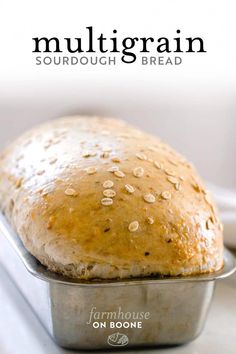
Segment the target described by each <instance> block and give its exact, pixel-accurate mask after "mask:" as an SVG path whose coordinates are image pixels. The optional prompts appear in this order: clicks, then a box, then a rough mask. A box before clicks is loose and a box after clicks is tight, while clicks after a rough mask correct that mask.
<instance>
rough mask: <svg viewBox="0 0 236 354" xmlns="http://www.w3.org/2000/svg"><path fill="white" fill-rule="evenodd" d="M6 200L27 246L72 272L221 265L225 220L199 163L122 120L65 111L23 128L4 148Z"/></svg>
mask: <svg viewBox="0 0 236 354" xmlns="http://www.w3.org/2000/svg"><path fill="white" fill-rule="evenodd" d="M0 206H1V209H2V211H3V212H4V213H5V215H6V216H7V218H8V219H9V220H10V222H11V224H12V225H13V227H14V229H15V230H16V231H17V233H18V234H19V236H20V237H21V239H22V241H23V243H24V245H25V247H26V248H27V249H28V250H29V252H31V253H32V254H33V255H34V256H35V257H36V258H38V260H40V262H41V263H43V264H44V265H46V266H47V267H48V268H49V269H51V270H53V271H56V272H59V273H63V274H65V275H67V276H71V277H75V278H83V279H90V278H104V279H109V278H116V277H120V278H124V277H125V278H126V277H127V278H128V277H132V276H135V277H142V276H149V275H157V274H161V275H170V276H175V275H189V274H200V273H204V272H212V271H216V270H218V269H220V268H221V267H222V266H223V241H222V225H221V223H220V222H219V220H218V217H217V214H216V210H215V206H214V204H213V202H212V199H211V197H210V195H209V193H208V192H207V191H206V190H205V188H204V186H203V184H202V181H201V179H200V178H199V176H198V175H197V173H196V171H195V169H194V167H193V166H192V165H191V164H189V163H188V162H187V161H186V160H185V159H184V158H183V157H182V156H181V155H179V154H178V153H177V152H175V151H174V150H173V149H172V148H170V147H169V146H168V145H166V144H164V143H163V142H162V141H161V140H159V139H158V138H156V137H154V136H152V135H149V134H146V133H144V132H142V131H140V130H138V129H135V128H133V127H132V126H130V125H128V124H127V123H125V122H123V121H120V120H115V119H110V118H97V117H80V116H73V117H65V118H61V119H57V120H54V121H50V122H48V123H46V124H43V125H41V126H39V127H36V128H35V129H33V130H31V131H29V132H27V133H26V134H24V135H23V136H21V137H20V138H19V139H18V140H16V141H15V142H13V144H11V145H10V146H9V147H8V148H7V149H6V150H5V151H4V152H3V154H2V156H1V160H0Z"/></svg>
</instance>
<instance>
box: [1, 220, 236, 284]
mask: <svg viewBox="0 0 236 354" xmlns="http://www.w3.org/2000/svg"><path fill="white" fill-rule="evenodd" d="M0 232H2V233H3V234H4V236H5V237H6V238H7V239H8V241H9V242H10V243H11V245H12V246H13V248H14V250H15V251H16V253H17V254H18V256H19V257H20V258H21V260H22V262H23V263H24V265H25V267H26V269H27V270H28V272H29V273H31V274H32V275H33V276H35V277H37V278H39V279H41V280H43V281H46V282H55V283H60V284H65V285H70V286H79V287H81V286H82V287H111V286H127V285H129V286H132V285H144V284H159V283H161V284H164V283H173V282H174V283H182V282H203V281H213V280H216V279H223V278H226V277H228V276H229V275H231V274H233V273H234V271H235V270H236V263H235V258H234V256H233V254H232V253H231V252H230V251H229V250H227V249H226V248H225V250H224V267H223V268H222V269H220V270H219V271H217V272H214V273H206V274H200V275H195V276H179V277H161V278H157V277H148V278H142V279H141V278H138V279H137V278H131V279H127V280H123V279H122V280H119V279H117V280H94V281H84V280H75V279H70V278H66V277H63V276H61V275H59V274H57V273H54V272H51V271H49V270H47V269H46V267H44V266H43V265H42V264H40V262H39V261H38V260H37V259H36V258H35V257H34V256H32V255H31V254H30V253H29V252H28V251H27V250H26V248H25V247H24V245H23V243H22V242H21V240H20V238H19V237H18V236H17V235H16V233H15V232H14V231H13V230H12V228H11V227H10V225H9V224H8V223H7V221H6V219H5V218H4V216H3V215H1V214H0Z"/></svg>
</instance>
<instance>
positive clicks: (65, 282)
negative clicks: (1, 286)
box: [0, 215, 235, 350]
mask: <svg viewBox="0 0 236 354" xmlns="http://www.w3.org/2000/svg"><path fill="white" fill-rule="evenodd" d="M0 238H1V248H0V261H1V263H2V264H3V266H4V267H5V269H6V270H7V271H8V273H9V275H10V276H11V277H12V279H13V280H14V282H15V283H16V285H17V286H18V288H19V290H20V291H21V293H22V294H23V295H24V297H25V298H26V299H27V301H28V302H29V304H30V305H31V307H32V309H33V310H34V312H35V313H36V315H37V316H38V318H39V320H40V321H41V322H42V324H43V326H44V327H45V328H46V330H47V331H48V332H49V333H50V335H51V336H52V338H53V339H54V340H55V341H56V342H57V343H58V344H59V345H60V346H63V347H67V348H73V349H91V350H94V349H102V348H104V349H105V348H106V349H108V348H109V349H110V350H111V349H112V348H114V349H117V347H121V348H122V347H123V348H127V347H142V346H162V345H177V344H182V343H186V342H189V341H191V340H193V339H194V338H196V337H197V336H198V335H199V334H200V333H201V331H202V328H203V325H204V322H205V319H206V315H207V312H208V309H209V305H210V303H211V300H212V295H213V291H214V285H215V280H216V279H220V278H225V277H226V276H228V275H230V274H232V273H233V272H234V270H235V260H234V257H233V256H232V254H231V253H230V252H229V251H228V250H225V254H224V262H225V265H224V268H223V269H222V270H220V271H218V272H216V273H213V274H206V275H199V276H191V277H176V278H167V277H166V278H160V279H159V278H156V279H155V278H146V279H132V280H127V281H123V280H122V281H94V282H85V281H78V282H76V281H74V280H70V279H67V278H63V277H62V276H60V275H57V274H56V273H52V272H50V271H48V270H47V269H46V268H45V267H44V266H42V265H41V264H40V263H39V262H38V261H37V260H36V259H35V258H34V257H33V256H31V255H30V253H29V252H28V251H27V250H26V249H25V247H24V246H23V244H22V242H21V241H20V239H19V237H18V236H17V235H16V234H15V233H14V232H13V231H12V229H11V228H10V227H9V225H8V223H7V222H6V220H5V218H4V217H3V216H2V215H0Z"/></svg>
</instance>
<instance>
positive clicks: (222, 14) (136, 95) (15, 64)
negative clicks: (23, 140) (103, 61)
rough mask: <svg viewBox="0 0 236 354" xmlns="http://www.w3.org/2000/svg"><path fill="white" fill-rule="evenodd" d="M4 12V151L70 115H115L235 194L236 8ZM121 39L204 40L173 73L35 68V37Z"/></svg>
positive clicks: (24, 4) (118, 4) (106, 6)
mask: <svg viewBox="0 0 236 354" xmlns="http://www.w3.org/2000/svg"><path fill="white" fill-rule="evenodd" d="M0 4H1V11H0V39H1V56H0V80H1V82H0V100H1V101H0V120H1V131H0V144H1V145H3V144H4V142H5V141H6V140H9V139H12V138H13V136H15V135H17V134H19V133H20V132H21V131H23V130H25V129H26V128H27V127H29V126H32V125H34V124H35V123H36V122H39V121H42V120H46V119H49V118H53V117H56V116H59V115H64V114H68V113H88V114H90V113H92V114H104V115H114V116H117V117H121V118H124V119H126V120H129V121H130V122H133V123H134V124H136V125H138V126H140V127H143V128H144V129H146V130H148V131H151V132H154V133H155V134H157V135H160V136H161V137H162V138H163V139H165V140H167V141H168V142H169V143H170V144H171V145H173V146H174V147H176V148H177V149H178V150H180V151H181V152H182V153H184V154H185V155H187V156H188V157H189V158H190V159H191V160H192V161H193V162H194V163H195V164H196V165H197V167H198V169H199V170H200V173H201V174H202V175H203V177H205V178H207V179H208V180H210V181H212V182H215V183H217V184H219V185H221V186H227V187H236V168H235V165H236V164H235V150H236V143H235V140H236V139H235V136H236V102H235V101H236V100H235V97H236V68H235V62H236V49H235V48H236V46H235V35H236V25H235V6H234V1H230V0H229V1H217V0H215V1H212V0H209V1H203V0H200V1H175V0H173V1H165V2H163V1H157V0H155V1H137V0H135V1H133V0H129V1H102V0H100V1H97V0H95V1H78V0H70V1H60V0H51V1H45V0H43V1H26V0H23V1H12V0H1V1H0ZM90 25H93V26H94V28H95V30H96V31H97V32H98V34H99V33H100V32H104V33H107V34H109V33H111V31H112V29H113V28H116V29H117V31H118V32H119V33H120V35H121V36H127V35H130V36H135V35H137V36H149V35H153V36H154V37H155V36H156V37H160V36H167V37H170V38H171V37H173V36H174V35H175V31H176V29H181V32H182V33H183V34H185V35H186V37H188V36H201V37H203V38H204V41H205V46H206V49H207V53H206V54H197V55H195V54H187V55H184V56H183V64H182V65H180V66H177V67H169V66H168V67H164V66H156V67H151V66H149V67H147V66H141V65H138V64H137V65H136V64H135V65H119V66H111V67H108V66H104V67H103V66H97V67H94V66H87V67H85V66H83V67H81V66H75V67H72V66H69V67H56V66H54V67H52V66H48V67H46V66H44V67H41V66H40V67H37V66H35V64H34V56H33V54H32V49H33V43H32V37H35V36H36V37H37V36H48V37H50V36H57V37H62V38H63V37H65V36H68V37H76V36H77V37H79V36H80V35H81V32H82V33H83V31H84V28H85V27H86V26H90Z"/></svg>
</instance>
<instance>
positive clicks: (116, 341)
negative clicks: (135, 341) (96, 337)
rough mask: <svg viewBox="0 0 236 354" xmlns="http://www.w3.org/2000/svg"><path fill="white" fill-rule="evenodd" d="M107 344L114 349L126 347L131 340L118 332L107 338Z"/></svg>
mask: <svg viewBox="0 0 236 354" xmlns="http://www.w3.org/2000/svg"><path fill="white" fill-rule="evenodd" d="M107 343H108V344H109V345H111V346H113V347H124V346H126V345H127V344H128V343H129V338H128V337H127V335H126V334H122V333H119V332H116V333H113V334H110V335H109V336H108V337H107Z"/></svg>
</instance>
